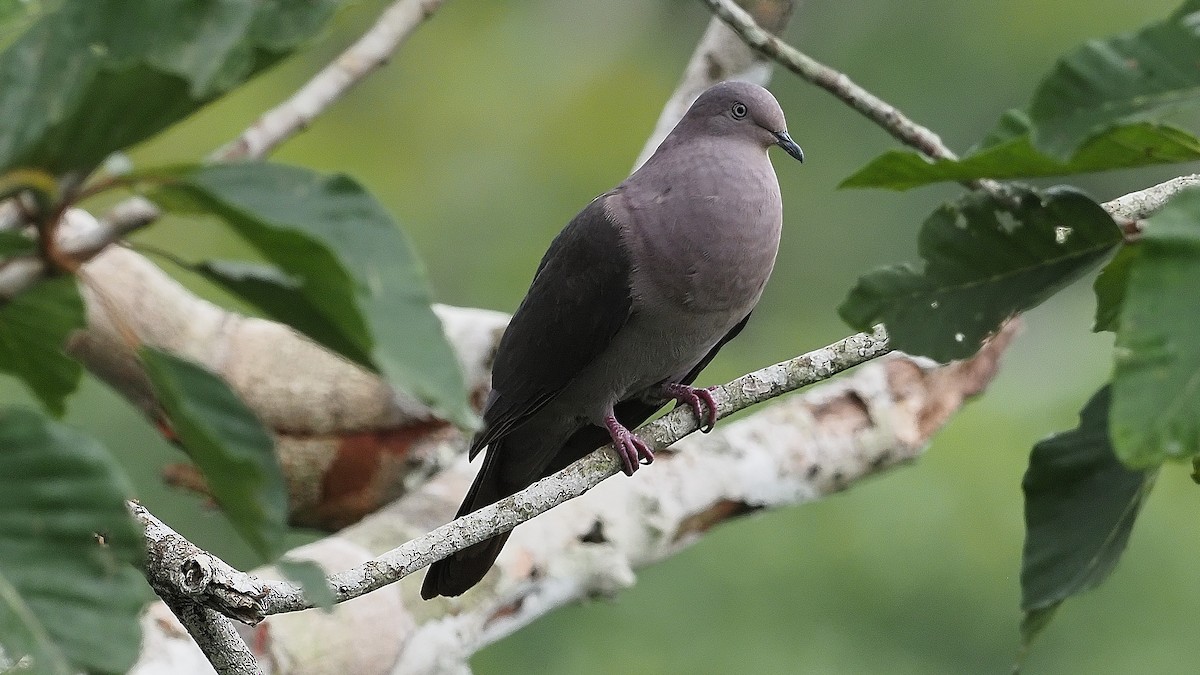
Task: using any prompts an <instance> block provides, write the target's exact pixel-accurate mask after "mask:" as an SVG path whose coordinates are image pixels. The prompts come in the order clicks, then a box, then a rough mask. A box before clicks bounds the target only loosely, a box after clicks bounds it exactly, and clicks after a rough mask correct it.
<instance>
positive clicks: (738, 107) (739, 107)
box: [729, 103, 746, 120]
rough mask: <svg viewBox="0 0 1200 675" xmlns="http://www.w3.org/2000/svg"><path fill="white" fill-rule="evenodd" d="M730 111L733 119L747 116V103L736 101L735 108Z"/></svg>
mask: <svg viewBox="0 0 1200 675" xmlns="http://www.w3.org/2000/svg"><path fill="white" fill-rule="evenodd" d="M729 112H730V113H732V114H733V119H735V120H740V119H742V118H743V117H745V116H746V105H745V104H744V103H734V104H733V108H732V109H731V110H730V111H729Z"/></svg>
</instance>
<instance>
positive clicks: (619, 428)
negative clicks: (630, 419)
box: [604, 415, 654, 476]
mask: <svg viewBox="0 0 1200 675" xmlns="http://www.w3.org/2000/svg"><path fill="white" fill-rule="evenodd" d="M604 426H605V427H607V428H608V435H609V436H612V442H613V447H614V448H616V450H617V457H618V458H619V459H620V460H621V471H623V472H625V475H626V476H632V475H633V472H634V471H637V470H638V465H640V464H650V463H652V462H654V451H652V450H651V449H650V446H649V445H646V441H643V440H642V439H641V438H639V437H638V436H637V434H634V433H633V432H632V431H630V430H629V429H627V428H625V425H623V424H621V423H620V422H618V421H617V418H616V417H615V416H613V415H609V416H608V417H605V418H604Z"/></svg>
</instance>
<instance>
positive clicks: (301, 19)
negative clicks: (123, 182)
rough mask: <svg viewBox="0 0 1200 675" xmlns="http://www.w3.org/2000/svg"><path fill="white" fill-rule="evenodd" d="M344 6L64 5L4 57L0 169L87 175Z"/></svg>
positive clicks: (181, 1) (320, 2)
mask: <svg viewBox="0 0 1200 675" xmlns="http://www.w3.org/2000/svg"><path fill="white" fill-rule="evenodd" d="M335 5H336V2H335V0H289V1H284V0H270V1H265V2H264V1H263V0H223V1H222V2H212V1H210V0H87V1H86V2H84V1H74V2H64V3H62V4H61V6H59V7H57V8H56V9H55V10H53V11H51V12H49V13H47V14H46V15H45V16H43V17H41V18H40V19H39V20H37V21H36V22H35V23H34V24H33V25H32V26H31V27H30V28H29V29H28V30H27V31H26V32H25V33H24V34H23V35H22V36H21V37H19V38H18V39H17V40H16V41H15V42H13V44H12V45H10V46H9V48H8V49H7V50H5V51H4V53H3V54H0V172H2V171H4V170H6V169H10V168H12V167H15V166H30V167H40V168H43V169H46V170H49V171H51V172H55V173H58V172H63V171H67V170H74V169H82V170H89V169H91V168H92V167H94V166H95V165H96V164H97V163H98V162H100V161H101V160H102V159H104V157H105V156H107V155H108V154H109V153H111V152H113V151H114V150H119V149H121V148H124V147H127V146H130V145H132V144H134V143H137V142H138V141H141V140H143V139H145V138H148V137H150V136H152V135H154V134H155V133H157V132H159V131H161V130H162V129H164V128H166V127H168V126H170V125H171V124H173V123H175V122H176V121H178V120H180V119H183V118H184V117H186V116H187V115H189V114H191V113H192V112H193V111H195V110H196V109H198V108H200V107H201V106H203V105H204V104H205V103H208V102H209V101H212V100H213V99H215V98H217V97H218V96H220V95H222V94H224V93H225V92H227V91H229V90H231V89H233V88H234V87H236V86H238V85H239V84H241V83H242V82H244V81H245V80H247V79H248V78H250V77H251V76H253V75H255V74H256V73H258V72H260V71H262V70H263V69H264V68H266V67H267V66H269V65H271V64H272V63H274V62H276V61H277V60H279V59H280V58H282V57H283V56H285V55H286V54H287V53H288V52H290V51H292V50H293V49H295V48H296V47H297V46H298V45H299V44H300V43H301V42H303V41H304V40H307V39H309V38H310V37H311V36H312V35H314V34H315V33H316V31H317V30H319V29H320V27H321V26H322V25H323V24H324V23H325V21H326V19H328V17H329V16H330V14H331V13H332V11H333V9H334V6H335ZM147 102H153V104H152V105H148V104H147Z"/></svg>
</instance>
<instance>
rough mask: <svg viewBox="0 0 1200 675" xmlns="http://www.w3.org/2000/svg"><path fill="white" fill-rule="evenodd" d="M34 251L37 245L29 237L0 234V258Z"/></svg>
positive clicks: (8, 233) (7, 233) (9, 233)
mask: <svg viewBox="0 0 1200 675" xmlns="http://www.w3.org/2000/svg"><path fill="white" fill-rule="evenodd" d="M36 249H37V245H36V244H35V243H34V241H33V240H32V239H30V238H29V237H25V236H22V235H19V234H17V233H16V232H0V257H4V258H7V257H9V256H14V255H23V254H25V253H33V252H34V250H36Z"/></svg>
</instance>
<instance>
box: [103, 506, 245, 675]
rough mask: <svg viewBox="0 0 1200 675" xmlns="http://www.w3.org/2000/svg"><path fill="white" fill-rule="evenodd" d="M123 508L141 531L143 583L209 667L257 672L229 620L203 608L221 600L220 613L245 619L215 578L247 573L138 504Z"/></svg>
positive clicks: (236, 673)
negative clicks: (212, 599)
mask: <svg viewBox="0 0 1200 675" xmlns="http://www.w3.org/2000/svg"><path fill="white" fill-rule="evenodd" d="M127 506H128V508H129V511H130V513H132V514H133V517H134V518H135V519H136V520H137V521H138V522H140V523H141V525H142V528H143V530H144V531H145V537H146V565H145V569H144V570H143V571H144V573H145V575H146V580H147V581H149V582H150V587H151V588H153V589H154V592H155V593H157V594H158V597H160V598H162V600H163V602H164V603H166V605H167V607H169V608H170V609H171V612H172V613H174V614H175V616H176V618H178V619H179V623H181V624H183V626H184V628H186V629H187V632H188V633H189V634H191V636H192V638H193V639H194V640H195V641H196V645H197V646H198V647H200V651H202V652H203V653H204V656H205V658H207V659H208V662H209V663H210V664H211V665H212V667H213V668H214V669H215V670H216V671H217V672H218V673H221V675H244V674H252V673H259V672H261V671H260V670H259V668H258V663H257V662H256V661H255V659H254V654H253V653H251V651H250V648H249V647H248V646H246V642H245V640H243V639H242V637H241V636H240V635H238V633H237V630H235V629H234V627H233V624H231V623H230V622H229V619H227V618H225V616H224V615H223V614H222V613H221V612H217V611H214V610H213V609H211V608H209V607H206V606H205V605H204V604H203V602H204V599H205V598H206V597H209V596H214V597H221V599H222V600H226V601H227V602H223V603H216V604H217V605H218V606H220V607H221V609H222V612H226V613H229V614H230V615H233V616H235V618H242V617H244V616H245V615H246V611H245V609H244V608H242V607H239V603H238V597H237V596H231V594H230V593H228V592H224V589H223V588H221V585H222V584H221V583H220V582H219V581H215V580H214V578H225V577H231V576H232V577H241V578H245V579H248V578H250V577H249V575H247V574H244V573H242V572H238V571H237V570H234V569H233V568H232V567H230V566H229V565H227V564H225V563H224V562H223V561H221V560H220V559H218V558H217V557H216V556H214V555H212V554H210V553H208V552H207V551H203V550H201V549H199V548H197V547H196V545H195V544H193V543H191V542H190V541H188V540H187V539H185V538H183V537H182V536H181V535H179V534H177V533H176V532H175V531H174V530H172V529H171V528H169V527H167V526H166V525H165V524H164V523H163V522H162V521H160V520H159V519H158V518H155V517H154V515H153V514H151V513H150V512H149V511H147V510H146V509H145V508H144V507H143V506H142V505H141V504H138V503H136V502H129V503H128V504H127ZM241 595H242V596H245V595H246V594H245V593H243V594H241ZM259 597H261V595H259ZM242 604H244V603H242ZM243 620H244V619H243Z"/></svg>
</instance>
